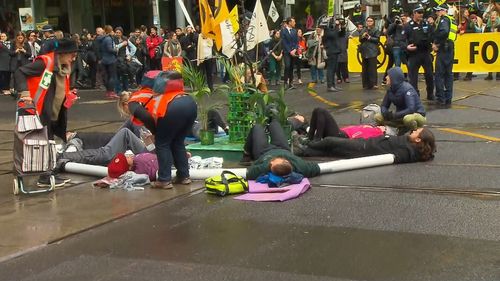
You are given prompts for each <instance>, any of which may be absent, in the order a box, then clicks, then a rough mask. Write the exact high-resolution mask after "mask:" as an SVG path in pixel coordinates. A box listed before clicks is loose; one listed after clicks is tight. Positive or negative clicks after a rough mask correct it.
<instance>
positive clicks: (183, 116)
mask: <svg viewBox="0 0 500 281" xmlns="http://www.w3.org/2000/svg"><path fill="white" fill-rule="evenodd" d="M128 109H129V112H130V115H131V116H132V118H133V120H136V122H141V123H142V124H144V126H145V127H146V128H148V129H149V131H151V133H152V134H153V135H154V136H155V147H156V154H157V156H158V164H159V170H158V179H157V181H156V182H153V183H152V187H153V188H164V189H170V188H172V187H173V183H174V184H176V183H179V184H189V183H191V180H190V179H189V165H188V158H187V155H186V148H185V146H184V139H185V137H186V135H187V134H188V132H189V131H190V129H191V127H192V126H193V123H194V121H195V120H196V116H197V106H196V102H195V101H194V100H193V98H192V97H191V96H189V95H187V94H186V93H185V92H184V81H183V79H182V75H181V74H180V73H179V72H176V71H167V72H161V73H160V74H159V75H158V76H157V77H156V78H155V82H154V86H153V89H152V93H149V92H148V91H142V90H141V91H138V92H136V93H134V94H133V95H132V97H131V98H130V100H129V101H128ZM172 164H174V166H175V168H176V169H177V174H176V178H175V179H174V180H172V176H171V173H172Z"/></svg>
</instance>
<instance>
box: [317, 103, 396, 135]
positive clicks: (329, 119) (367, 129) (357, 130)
mask: <svg viewBox="0 0 500 281" xmlns="http://www.w3.org/2000/svg"><path fill="white" fill-rule="evenodd" d="M390 130H391V128H389V127H387V126H372V125H351V126H346V127H342V128H339V126H338V125H337V121H335V118H334V117H333V116H332V114H331V113H330V112H328V110H326V109H324V108H315V109H314V110H313V112H312V116H311V122H310V127H309V131H308V133H307V138H308V140H321V139H323V138H326V137H339V138H350V139H358V138H363V139H368V138H373V137H379V136H383V135H384V134H388V132H389V131H390ZM390 134H394V132H390Z"/></svg>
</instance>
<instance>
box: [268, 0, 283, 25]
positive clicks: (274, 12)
mask: <svg viewBox="0 0 500 281" xmlns="http://www.w3.org/2000/svg"><path fill="white" fill-rule="evenodd" d="M267 15H268V16H269V17H270V18H271V19H272V20H273V22H276V21H277V20H278V19H279V18H280V14H279V13H278V9H276V5H274V1H271V7H269V13H267Z"/></svg>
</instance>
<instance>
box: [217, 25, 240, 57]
mask: <svg viewBox="0 0 500 281" xmlns="http://www.w3.org/2000/svg"><path fill="white" fill-rule="evenodd" d="M220 31H221V35H222V53H223V54H224V55H225V56H226V57H228V58H232V57H233V55H234V53H235V52H236V48H238V46H237V44H236V37H234V32H233V24H232V23H231V20H230V19H226V20H224V21H223V22H221V23H220Z"/></svg>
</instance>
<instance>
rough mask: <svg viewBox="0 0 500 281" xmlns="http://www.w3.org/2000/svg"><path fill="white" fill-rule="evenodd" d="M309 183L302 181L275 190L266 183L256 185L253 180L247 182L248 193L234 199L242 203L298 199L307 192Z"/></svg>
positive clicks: (305, 180)
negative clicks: (242, 201)
mask: <svg viewBox="0 0 500 281" xmlns="http://www.w3.org/2000/svg"><path fill="white" fill-rule="evenodd" d="M310 187H311V183H310V182H309V179H306V178H304V179H302V181H301V182H300V183H298V184H292V185H289V186H285V187H281V188H276V187H269V186H268V185H267V183H258V182H255V181H253V180H251V181H248V193H246V194H243V195H240V196H237V197H234V199H237V200H244V201H260V202H271V201H280V202H283V201H287V200H290V199H294V198H297V197H299V196H300V195H301V194H302V193H304V192H306V191H307V190H309V188H310Z"/></svg>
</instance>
